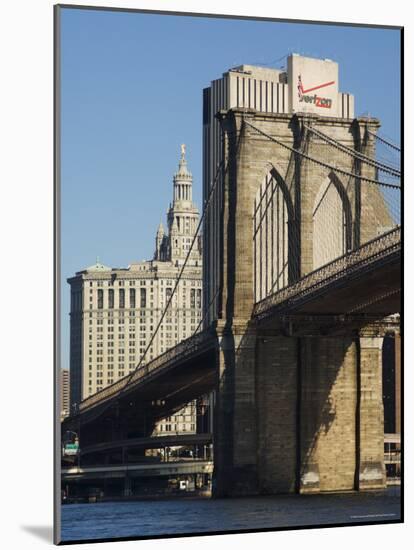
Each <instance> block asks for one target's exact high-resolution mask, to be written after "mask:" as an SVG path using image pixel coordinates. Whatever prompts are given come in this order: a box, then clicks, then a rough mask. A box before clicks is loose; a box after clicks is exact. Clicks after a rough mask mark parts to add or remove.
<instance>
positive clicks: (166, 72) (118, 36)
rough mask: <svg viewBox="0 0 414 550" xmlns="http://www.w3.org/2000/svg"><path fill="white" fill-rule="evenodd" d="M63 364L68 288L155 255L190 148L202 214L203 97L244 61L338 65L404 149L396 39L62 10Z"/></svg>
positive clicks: (359, 109)
mask: <svg viewBox="0 0 414 550" xmlns="http://www.w3.org/2000/svg"><path fill="white" fill-rule="evenodd" d="M61 29H62V36H61V52H62V57H61V63H62V65H61V66H62V72H61V86H62V87H61V93H62V111H61V113H62V120H61V123H62V142H61V143H62V152H61V153H62V174H61V182H62V198H61V228H62V241H61V248H62V366H64V367H67V366H68V365H69V347H68V342H69V316H68V313H69V285H68V284H67V283H66V278H67V277H69V276H71V275H73V274H74V273H75V272H76V271H79V270H81V269H83V268H85V267H87V266H88V265H91V264H93V263H94V262H95V260H96V257H97V256H99V258H100V261H102V262H103V263H105V264H106V265H110V266H113V267H121V266H122V267H124V266H127V265H128V264H129V263H130V262H131V261H136V260H142V259H144V258H145V259H146V258H149V257H152V254H153V250H154V238H155V232H156V229H157V226H158V224H159V222H160V221H161V220H162V221H163V223H164V222H165V214H166V210H167V208H168V205H169V202H170V200H171V198H172V174H173V172H174V171H175V170H176V168H177V163H178V158H179V148H180V144H181V143H186V144H187V159H188V163H189V167H190V169H191V171H192V172H193V176H194V193H193V196H194V199H195V201H196V202H197V204H198V206H200V205H201V146H202V89H203V88H204V87H206V86H208V85H209V83H210V81H211V80H213V79H215V78H218V77H219V76H221V74H222V73H223V72H224V71H225V70H227V69H228V68H230V67H232V66H234V65H238V64H242V63H246V64H258V65H266V66H269V67H275V68H279V67H281V66H282V65H283V64H284V62H285V61H284V59H281V58H286V56H287V54H289V53H291V52H296V53H300V54H302V55H308V56H311V57H321V58H330V59H333V60H334V61H337V62H338V63H339V75H340V80H339V87H340V91H343V92H349V93H352V94H354V95H355V113H356V115H360V114H363V113H367V112H369V113H370V114H371V115H372V116H376V117H378V118H379V119H380V120H381V122H382V128H381V130H380V131H381V133H382V135H384V136H387V137H389V138H390V139H391V140H393V141H394V142H396V143H398V142H399V132H400V34H399V31H398V30H385V29H369V28H355V27H341V26H337V25H329V26H328V25H311V24H307V25H304V24H297V23H275V22H263V21H252V20H247V21H246V20H233V19H219V18H214V19H213V18H199V17H178V16H170V15H152V14H140V13H126V12H111V11H93V10H79V9H66V8H65V9H63V10H62V20H61Z"/></svg>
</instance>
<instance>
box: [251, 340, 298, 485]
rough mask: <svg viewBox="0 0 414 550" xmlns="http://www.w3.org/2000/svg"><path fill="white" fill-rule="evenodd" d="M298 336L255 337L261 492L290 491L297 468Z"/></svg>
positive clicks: (294, 481)
mask: <svg viewBox="0 0 414 550" xmlns="http://www.w3.org/2000/svg"><path fill="white" fill-rule="evenodd" d="M297 341H298V340H297V338H291V337H285V336H274V335H270V334H265V333H261V334H260V335H258V337H257V353H256V361H257V363H256V373H257V378H256V403H257V415H258V421H257V425H258V445H257V460H258V477H259V489H260V493H261V494H266V493H269V494H274V493H292V492H294V491H295V488H296V469H297Z"/></svg>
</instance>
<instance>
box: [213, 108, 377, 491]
mask: <svg viewBox="0 0 414 550" xmlns="http://www.w3.org/2000/svg"><path fill="white" fill-rule="evenodd" d="M244 121H249V122H251V123H252V124H254V125H255V126H256V127H259V128H260V129H261V130H263V131H264V132H266V133H267V134H271V135H273V136H277V138H278V139H279V140H281V141H284V142H285V143H287V144H289V145H290V146H291V147H293V146H294V147H295V148H298V147H300V145H301V139H302V136H303V122H304V121H305V122H306V119H304V118H302V119H301V117H291V116H288V115H280V114H279V115H277V114H267V113H256V112H254V111H253V112H252V111H249V110H237V109H234V110H231V111H228V112H226V113H221V124H222V128H223V133H224V143H223V147H224V157H225V159H226V163H227V165H228V171H227V174H226V178H225V181H224V187H223V213H222V216H223V218H222V228H223V229H222V232H223V251H222V266H223V267H222V290H221V292H222V295H221V300H220V303H221V304H222V311H221V312H220V315H219V319H218V320H217V321H216V324H217V326H216V330H217V335H218V341H219V346H218V351H217V357H216V361H217V365H218V369H217V376H218V380H217V385H216V387H217V392H216V411H215V426H214V453H215V456H214V478H213V494H214V495H215V496H216V497H226V496H237V495H254V494H277V493H291V492H299V493H317V492H322V491H345V490H368V489H380V488H383V487H385V467H384V459H383V455H384V447H383V433H384V432H383V405H382V378H381V373H382V371H381V346H382V339H381V338H378V337H375V338H374V337H372V334H371V333H370V332H369V331H368V332H366V333H363V332H361V333H360V334H357V336H355V331H352V332H351V331H350V332H349V335H348V334H343V333H342V334H341V336H334V335H330V334H326V333H324V332H323V331H320V333H318V332H317V330H315V331H314V332H313V333H312V334H310V335H301V336H298V335H296V334H295V333H291V334H290V333H289V331H285V332H283V331H282V332H281V331H277V330H274V328H273V327H272V325H271V323H270V324H269V323H267V324H264V325H263V326H262V325H261V324H260V323H257V322H255V321H254V320H252V316H251V313H252V310H253V306H254V303H255V301H256V298H255V282H254V277H255V275H254V270H255V265H256V261H255V257H254V246H253V241H254V222H253V212H254V199H255V196H256V193H257V189H258V186H259V184H260V182H261V181H262V179H263V177H265V175H266V171H269V161H271V162H272V164H273V165H278V166H283V167H287V166H288V165H289V163H290V162H291V153H290V151H288V150H286V149H284V148H283V147H281V146H280V145H278V144H277V143H275V142H272V141H270V140H268V139H266V138H264V137H263V136H260V135H258V134H257V133H255V132H254V131H253V130H252V129H251V128H249V126H248V125H246V124H244ZM312 123H313V124H316V125H317V126H318V127H319V128H320V129H323V131H325V132H327V133H330V134H331V135H332V136H334V138H335V139H337V140H339V141H341V142H343V143H344V144H346V145H347V146H354V147H357V146H358V143H357V137H358V132H359V130H360V125H361V123H360V122H359V121H350V120H344V119H332V118H330V119H325V120H324V119H323V118H321V117H316V118H315V117H314V118H313V120H312ZM364 124H365V125H368V126H369V128H370V130H371V131H376V129H377V127H378V121H376V120H372V119H371V120H365V121H364ZM371 153H372V151H371ZM309 154H312V155H314V156H318V157H322V158H326V150H325V149H324V144H323V143H318V144H316V145H313V148H312V150H311V151H310V153H309ZM329 160H330V163H331V164H333V163H335V162H337V163H339V164H340V163H342V165H341V166H342V168H343V169H344V170H348V171H350V172H353V171H354V170H355V166H354V164H353V160H352V159H351V158H350V159H349V164H348V165H344V164H343V163H344V157H343V155H339V154H338V158H332V157H331V158H330V159H329ZM294 162H295V163H296V166H295V172H296V173H295V177H294V178H293V181H294V186H293V188H291V189H290V193H291V202H292V208H291V209H290V212H291V218H290V219H288V221H287V223H288V224H290V227H292V226H293V227H295V228H296V229H295V232H293V233H292V234H294V235H295V238H296V241H295V243H294V244H293V249H294V250H295V257H293V258H292V259H290V258H288V264H289V274H288V279H289V282H293V281H294V280H295V277H296V280H297V278H300V277H302V276H304V275H306V274H307V273H309V272H310V271H312V269H313V268H314V265H313V263H312V262H313V261H314V258H315V254H314V251H313V248H312V247H313V246H314V244H315V240H314V238H313V234H312V231H313V225H312V216H311V208H312V206H313V204H314V201H315V196H317V193H318V192H319V190H320V186H321V182H322V181H323V178H324V177H326V174H325V176H324V175H323V174H322V172H321V169H320V168H319V167H318V168H316V167H312V166H309V165H302V164H301V163H300V160H299V159H295V160H294ZM360 170H361V171H362V168H361V167H360ZM365 170H366V174H367V176H368V177H373V175H374V174H373V170H370V169H369V168H365ZM295 186H296V187H295ZM363 193H364V191H362V194H363ZM371 199H372V200H370V201H365V202H364V201H362V202H361V194H360V195H359V197H355V196H350V197H349V201H348V202H349V203H350V204H351V207H352V208H351V212H350V221H349V223H350V225H349V227H347V231H349V232H350V233H349V235H350V236H349V239H348V238H347V239H348V240H347V242H349V243H352V246H354V247H355V246H358V244H359V241H360V239H361V235H364V239H365V240H367V239H368V238H370V234H372V235H373V234H374V233H375V227H374V224H373V223H371V222H372V218H373V216H374V217H375V201H376V200H377V197H376V196H375V195H371ZM380 202H381V201H380V199H378V203H379V205H380V206H379V210H380V209H381V208H382V205H381V204H380ZM365 203H367V204H365ZM368 203H369V204H368ZM355 205H357V206H355ZM370 216H371V217H370ZM361 220H362V221H361ZM375 223H376V222H375ZM370 224H371V225H370ZM290 244H291V243H290ZM333 312H334V304H333Z"/></svg>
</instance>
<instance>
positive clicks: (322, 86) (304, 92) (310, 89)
mask: <svg viewBox="0 0 414 550" xmlns="http://www.w3.org/2000/svg"><path fill="white" fill-rule="evenodd" d="M332 84H335V80H332V81H331V82H325V84H319V86H314V87H313V88H308V89H307V90H304V89H303V87H302V93H303V94H306V93H308V92H313V91H314V90H319V89H320V88H326V86H331V85H332Z"/></svg>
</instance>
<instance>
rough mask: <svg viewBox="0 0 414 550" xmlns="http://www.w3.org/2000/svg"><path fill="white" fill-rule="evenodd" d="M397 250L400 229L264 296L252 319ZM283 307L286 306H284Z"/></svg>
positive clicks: (397, 228)
mask: <svg viewBox="0 0 414 550" xmlns="http://www.w3.org/2000/svg"><path fill="white" fill-rule="evenodd" d="M400 247H401V228H400V227H396V228H395V229H392V230H391V231H388V232H387V233H385V234H384V235H381V236H380V237H377V238H375V239H373V240H371V241H369V242H367V243H365V244H363V245H362V246H360V247H359V248H358V249H357V250H353V251H352V252H348V253H347V254H344V255H343V256H340V257H339V258H336V259H335V260H333V261H332V262H330V263H328V264H326V265H324V266H322V267H321V268H319V269H316V270H315V271H311V272H310V273H308V274H307V275H305V276H304V277H303V278H302V279H300V280H299V281H297V282H296V283H293V284H291V285H289V286H286V287H285V288H282V289H281V290H279V291H278V292H275V293H274V294H271V295H270V296H267V297H266V298H264V299H263V300H261V301H260V302H258V303H257V304H255V306H254V309H253V316H254V317H260V316H261V315H263V314H264V313H266V312H267V311H268V310H270V309H271V308H273V307H275V306H277V305H279V304H281V303H283V302H289V300H292V299H293V298H295V299H298V298H299V297H300V298H302V297H305V296H306V295H307V294H310V293H312V292H314V291H315V290H317V289H318V288H320V287H322V286H324V285H326V284H327V283H328V282H332V281H335V280H338V279H340V278H341V277H343V275H344V273H347V274H350V273H351V272H352V271H355V270H357V269H360V268H361V267H363V266H367V265H369V264H370V263H372V262H373V261H377V260H378V259H379V258H380V257H381V256H382V257H385V256H387V255H388V254H389V253H390V252H393V251H396V250H398V248H400ZM287 305H289V304H288V303H287Z"/></svg>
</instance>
